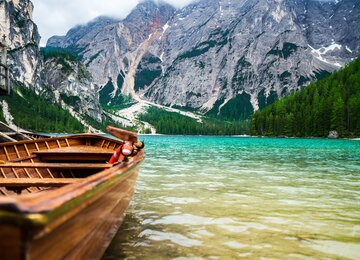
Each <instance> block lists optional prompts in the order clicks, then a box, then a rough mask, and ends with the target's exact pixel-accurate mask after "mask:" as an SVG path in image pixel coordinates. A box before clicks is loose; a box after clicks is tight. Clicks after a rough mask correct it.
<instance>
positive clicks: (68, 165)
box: [0, 162, 112, 169]
mask: <svg viewBox="0 0 360 260" xmlns="http://www.w3.org/2000/svg"><path fill="white" fill-rule="evenodd" d="M0 167H1V168H14V169H15V168H27V169H30V168H45V169H106V168H111V167H112V165H111V164H107V163H16V162H10V163H9V162H8V163H5V164H0Z"/></svg>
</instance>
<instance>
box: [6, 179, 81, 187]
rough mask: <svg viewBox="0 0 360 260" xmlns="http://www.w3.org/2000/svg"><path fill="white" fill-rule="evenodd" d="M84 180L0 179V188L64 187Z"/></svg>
mask: <svg viewBox="0 0 360 260" xmlns="http://www.w3.org/2000/svg"><path fill="white" fill-rule="evenodd" d="M81 180H84V179H81V178H56V179H53V178H43V179H41V178H0V187H7V188H27V187H62V186H64V185H68V184H71V183H75V182H78V181H81Z"/></svg>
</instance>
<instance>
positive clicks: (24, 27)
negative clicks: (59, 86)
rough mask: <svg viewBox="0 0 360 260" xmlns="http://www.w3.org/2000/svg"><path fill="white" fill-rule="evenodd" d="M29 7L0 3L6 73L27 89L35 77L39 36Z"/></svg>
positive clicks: (6, 1) (24, 2) (26, 2)
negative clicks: (6, 53)
mask: <svg viewBox="0 0 360 260" xmlns="http://www.w3.org/2000/svg"><path fill="white" fill-rule="evenodd" d="M32 12H33V4H32V3H31V2H30V1H29V0H21V1H20V0H14V1H10V0H2V1H0V36H1V37H2V36H5V37H6V42H7V45H8V48H9V51H8V55H9V64H8V65H9V69H10V71H11V74H10V76H11V77H12V79H13V80H18V81H20V82H22V83H24V84H25V85H27V86H29V85H31V84H33V83H34V82H37V79H38V77H39V67H40V66H41V60H40V59H39V56H40V55H39V48H38V45H39V41H40V35H39V32H38V29H37V26H36V24H35V23H34V22H33V21H32Z"/></svg>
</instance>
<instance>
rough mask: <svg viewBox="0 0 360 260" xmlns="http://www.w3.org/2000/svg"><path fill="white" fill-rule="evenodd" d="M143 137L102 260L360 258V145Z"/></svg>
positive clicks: (309, 141)
mask: <svg viewBox="0 0 360 260" xmlns="http://www.w3.org/2000/svg"><path fill="white" fill-rule="evenodd" d="M143 139H144V140H145V141H146V152H147V158H146V161H145V164H144V165H143V167H142V170H141V172H140V175H139V179H138V184H137V189H136V192H135V194H134V197H133V201H132V204H131V207H130V208H129V210H128V214H127V217H126V219H125V222H124V224H123V225H122V227H121V229H120V231H119V233H118V234H117V235H116V237H115V239H114V240H113V242H112V244H111V245H110V247H109V249H108V250H107V252H106V254H105V255H104V259H123V258H127V259H238V258H245V259H246V258H248V259H254V258H255V259H257V258H261V257H264V258H268V259H360V141H350V140H323V139H271V138H227V137H171V136H146V137H143Z"/></svg>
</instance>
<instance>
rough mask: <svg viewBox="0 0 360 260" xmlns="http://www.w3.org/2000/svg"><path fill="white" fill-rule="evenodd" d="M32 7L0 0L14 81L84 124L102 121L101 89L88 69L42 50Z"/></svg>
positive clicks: (0, 24) (1, 30) (0, 32)
mask: <svg viewBox="0 0 360 260" xmlns="http://www.w3.org/2000/svg"><path fill="white" fill-rule="evenodd" d="M33 8H34V6H33V4H32V2H31V1H29V0H21V1H19V0H1V1H0V36H5V37H6V42H7V46H8V65H9V71H10V77H11V79H12V81H14V82H17V83H20V84H21V85H24V86H26V87H28V88H31V89H34V90H35V91H36V93H38V94H41V95H42V96H43V97H46V98H47V100H48V101H49V103H59V104H62V106H63V107H66V109H67V110H69V111H70V112H71V113H72V114H73V115H74V116H75V117H77V118H78V119H79V120H81V121H83V118H84V117H87V116H88V117H90V118H92V119H94V120H96V121H99V122H101V121H102V115H103V111H102V108H101V107H100V104H99V96H98V87H97V86H96V85H95V84H94V83H93V80H92V76H91V74H90V73H89V72H88V70H87V69H86V67H85V66H83V65H82V63H80V62H79V61H76V60H73V59H71V58H70V57H68V56H66V55H65V56H64V55H63V53H59V52H57V51H56V50H52V52H51V53H50V52H49V50H48V51H47V53H44V52H41V51H40V48H39V42H40V35H39V32H38V29H37V26H36V24H35V23H34V22H33V20H32V13H33ZM25 98H26V97H25ZM70 101H72V102H70ZM83 123H84V124H85V125H87V123H86V122H85V121H83Z"/></svg>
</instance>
